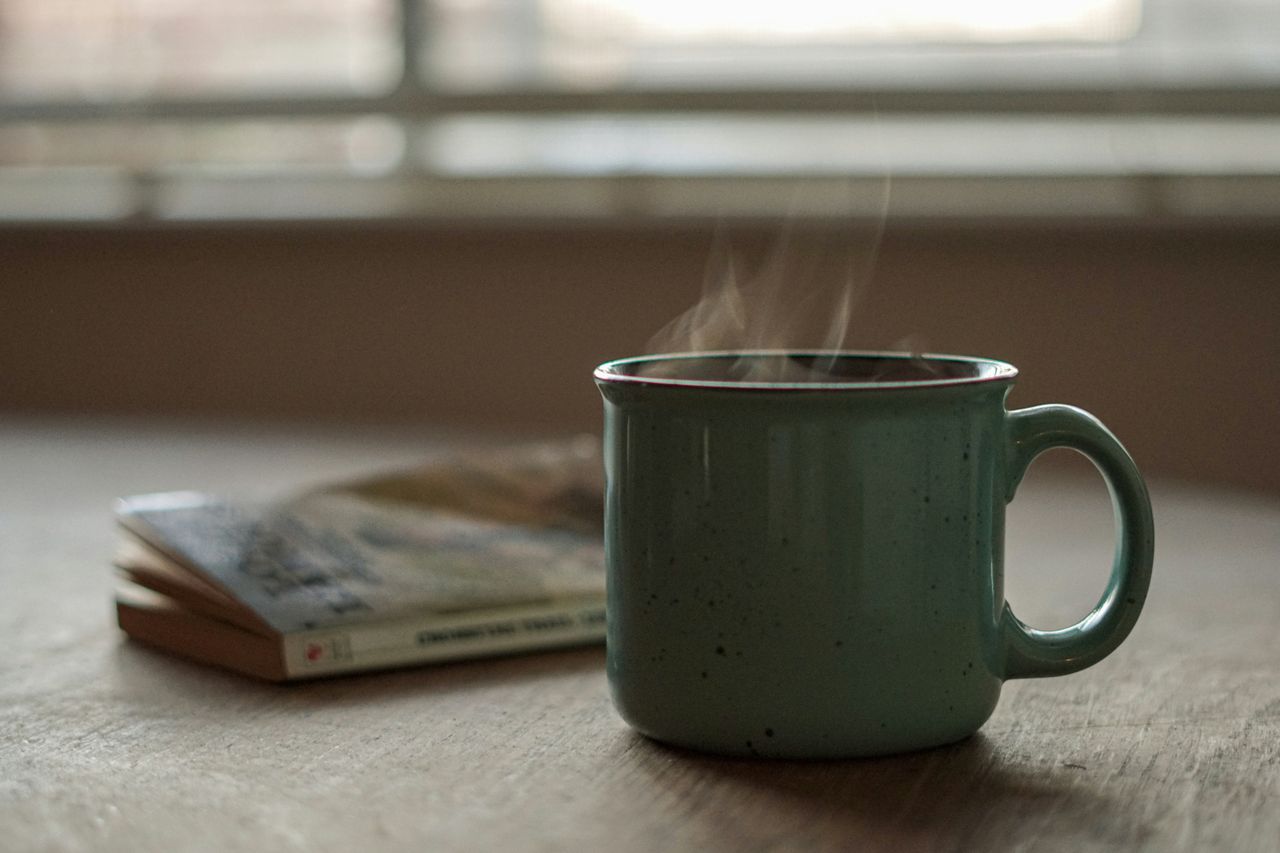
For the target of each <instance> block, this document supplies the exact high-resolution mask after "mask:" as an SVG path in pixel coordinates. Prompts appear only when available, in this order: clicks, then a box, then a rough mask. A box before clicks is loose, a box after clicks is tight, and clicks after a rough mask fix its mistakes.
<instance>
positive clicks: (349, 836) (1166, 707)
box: [0, 422, 1280, 853]
mask: <svg viewBox="0 0 1280 853" xmlns="http://www.w3.org/2000/svg"><path fill="white" fill-rule="evenodd" d="M440 440H441V439H440V438H439V436H433V437H423V436H414V435H404V434H399V435H388V434H373V433H362V434H359V435H345V434H338V433H316V432H308V431H303V430H292V431H283V430H276V431H263V430H255V429H249V428H239V429H234V428H218V429H215V428H213V427H210V426H207V425H205V426H199V425H195V426H193V425H183V424H168V425H154V424H153V425H148V424H130V423H120V422H116V423H107V424H102V423H79V424H59V423H36V422H29V423H13V422H10V423H9V424H7V425H4V426H0V636H2V637H3V638H4V645H5V654H4V655H3V658H2V659H0V849H3V850H15V851H25V850H108V851H117V850H118V851H126V850H127V851H145V850H164V851H169V850H181V849H189V850H229V851H238V850H265V849H272V850H291V849H299V850H321V851H327V850H333V851H351V850H367V851H378V850H406V851H408V850H414V851H420V850H433V851H450V850H484V851H490V850H502V849H504V848H505V849H509V850H520V851H525V850H547V851H551V850H605V849H607V850H609V851H611V853H621V851H642V850H734V851H739V850H746V851H752V850H793V849H794V850H855V849H857V850H895V851H903V850H906V851H910V850H1071V851H1090V850H1153V851H1155V850H1159V851H1169V850H1175V851H1176V850H1187V851H1203V850H1223V851H1254V850H1257V851H1274V850H1276V849H1278V848H1280V501H1277V500H1275V499H1273V498H1271V499H1269V498H1263V497H1258V496H1249V495H1243V494H1233V493H1225V492H1210V491H1202V490H1198V489H1196V488H1192V487H1188V486H1179V485H1174V484H1165V483H1155V484H1153V489H1152V491H1153V496H1154V500H1155V513H1156V522H1157V530H1158V537H1157V557H1156V574H1155V581H1154V583H1153V586H1152V592H1151V597H1150V599H1149V601H1148V604H1147V608H1146V612H1145V613H1144V615H1143V618H1142V620H1141V621H1140V622H1139V624H1138V627H1137V629H1136V630H1135V632H1134V634H1133V635H1132V637H1131V638H1130V639H1129V641H1128V642H1127V643H1125V645H1124V646H1122V647H1121V649H1120V650H1119V651H1118V652H1117V653H1116V654H1114V655H1113V656H1112V657H1110V658H1108V659H1107V660H1105V661H1103V662H1102V663H1101V664H1099V665H1097V666H1095V667H1094V668H1092V669H1090V670H1087V671H1086V672H1084V673H1080V674H1078V675H1073V676H1068V677H1065V678H1060V679H1047V680H1039V681H1026V682H1011V683H1009V684H1008V685H1006V688H1005V692H1004V695H1003V698H1002V700H1001V704H1000V706H999V708H998V709H997V711H996V713H995V716H994V717H993V718H992V719H991V720H990V722H988V723H987V725H986V726H985V727H984V728H983V730H982V731H981V732H980V733H979V734H978V735H976V736H975V737H973V738H971V739H969V740H967V741H965V742H962V743H960V744H958V745H955V746H951V747H946V748H942V749H937V750H931V751H926V752H920V753H914V754H910V755H903V756H897V757H890V758H882V759H875V760H864V761H842V762H810V763H802V762H789V763H775V762H762V761H741V760H721V759H716V758H711V757H706V756H701V755H696V754H691V753H687V752H681V751H676V750H671V749H667V748H664V747H662V746H659V745H657V744H654V743H651V742H649V741H647V740H645V739H643V738H641V737H638V736H637V735H635V734H633V733H632V732H630V731H629V730H628V729H627V727H626V726H625V724H623V723H622V722H621V720H619V719H618V717H617V716H616V715H615V714H614V713H613V711H612V709H611V707H610V704H609V698H608V694H607V689H606V686H605V682H604V674H603V659H604V655H603V651H602V650H601V649H598V648H589V649H580V650H574V651H567V652H559V653H554V654H542V655H534V656H528V657H521V658H507V659H501V660H491V661H481V662H472V663H464V664H457V665H448V666H440V667H434V668H421V669H414V670H404V671H399V672H392V673H384V674H377V675H366V676H359V677H354V678H345V679H336V680H331V681H326V682H319V683H312V684H304V685H294V686H284V687H281V686H271V685H265V684H259V683H255V682H252V681H248V680H245V679H243V678H240V677H237V676H233V675H229V674H224V673H220V672H216V671H213V670H209V669H204V668H201V667H198V666H195V665H191V664H187V663H184V662H181V661H178V660H174V659H172V658H169V657H166V656H164V655H161V654H158V653H155V652H152V651H150V650H148V649H145V648H142V647H140V646H138V645H136V644H133V643H130V642H127V641H125V640H124V639H123V638H122V636H121V635H120V633H119V632H118V630H117V629H116V628H115V626H114V624H113V623H112V620H111V610H110V606H109V603H110V588H111V581H110V576H109V572H108V569H107V565H108V560H109V555H110V553H111V547H112V543H113V541H114V532H113V530H112V527H111V520H110V512H109V506H110V499H111V498H112V497H113V496H115V495H117V494H124V493H130V492H138V491H147V490H154V489H167V488H180V487H192V486H195V487H201V488H209V489H217V490H223V491H232V492H236V493H240V494H244V493H250V492H260V493H265V492H271V491H275V490H281V489H284V488H287V487H288V486H290V485H294V484H299V483H302V482H304V481H307V480H315V479H324V478H328V477H332V476H338V475H342V474H350V473H355V472H363V471H368V470H369V469H371V468H377V467H382V466H386V465H391V464H397V463H400V462H407V461H411V460H413V459H414V458H416V457H417V456H419V455H420V454H422V453H423V452H425V451H426V450H427V449H428V448H429V447H432V446H437V445H438V444H439V442H440ZM1110 548H1111V521H1110V510H1109V508H1108V507H1107V502H1106V495H1105V490H1104V489H1103V487H1102V486H1101V485H1100V483H1098V482H1096V481H1095V480H1093V479H1082V478H1080V477H1078V476H1076V472H1075V471H1074V470H1072V471H1070V472H1068V473H1067V474H1062V475H1054V474H1049V473H1046V472H1045V471H1043V470H1038V471H1033V472H1032V475H1031V476H1030V477H1029V478H1028V481H1027V482H1026V483H1025V484H1024V486H1023V488H1022V490H1021V491H1020V494H1019V495H1018V498H1017V499H1016V500H1015V502H1014V504H1013V505H1012V506H1011V508H1010V517H1009V543H1008V560H1007V563H1008V575H1009V583H1008V592H1009V597H1010V600H1011V601H1012V602H1013V603H1014V605H1015V608H1016V609H1017V611H1018V613H1019V615H1020V616H1022V617H1023V618H1024V619H1026V620H1028V621H1030V622H1033V623H1035V624H1037V625H1038V626H1041V627H1056V626H1058V625H1061V624H1065V623H1068V622H1070V621H1073V620H1074V619H1075V618H1077V617H1078V616H1079V615H1080V614H1081V613H1082V612H1083V611H1084V610H1085V609H1087V607H1088V606H1089V605H1090V604H1091V603H1092V601H1093V599H1094V598H1095V597H1096V595H1097V594H1098V592H1099V591H1100V590H1101V586H1102V580H1103V577H1104V576H1105V573H1106V563H1107V561H1108V560H1109V554H1110Z"/></svg>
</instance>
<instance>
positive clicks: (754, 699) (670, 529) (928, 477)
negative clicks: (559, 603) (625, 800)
mask: <svg viewBox="0 0 1280 853" xmlns="http://www.w3.org/2000/svg"><path fill="white" fill-rule="evenodd" d="M1016 375H1017V371H1016V370H1015V369H1014V368H1013V367H1012V366H1011V365H1008V364H1004V363H1002V362H997V361H990V360H985V359H978V358H967V357H961V356H934V355H930V356H923V357H922V356H909V355H903V354H893V353H854V352H839V353H831V352H790V351H785V352H784V351H767V352H724V353H701V354H676V355H658V356H644V357H640V358H630V359H622V360H619V361H613V362H609V363H607V364H604V365H601V366H600V367H599V368H597V369H596V371H595V379H596V382H597V385H598V387H599V388H600V391H601V393H602V395H603V397H604V407H605V427H604V431H605V437H604V454H605V456H604V464H605V475H606V484H607V485H606V505H605V547H606V554H607V565H608V663H607V671H608V677H609V682H610V688H611V691H612V694H613V700H614V704H615V706H616V707H617V709H618V711H619V713H620V714H621V715H622V716H623V718H624V719H626V720H627V722H628V723H630V724H631V725H632V726H633V727H635V728H636V729H637V730H639V731H640V732H642V733H643V734H646V735H648V736H650V737H653V738H655V739H657V740H660V741H664V742H667V743H671V744H675V745H679V746H684V747H690V748H694V749H699V750H705V751H710V752H716V753H723V754H733V755H747V756H774V757H787V758H838V757H853V756H865V755H877V754H884V753H891V752H900V751H905V750H911V749H919V748H924V747H929V746H936V745H939V744H944V743H949V742H951V741H955V740H959V739H961V738H964V737H966V736H968V735H970V734H972V733H973V732H975V731H977V729H978V728H979V727H981V726H982V724H983V723H984V722H985V721H986V720H987V718H988V717H989V716H990V715H991V712H992V710H993V709H994V708H995V705H996V701H997V699H998V697H999V693H1000V687H1001V684H1002V683H1003V681H1005V680H1007V679H1010V678H1028V677H1036V676H1049V675H1062V674H1065V673H1069V672H1074V671H1076V670H1080V669H1083V668H1084V667H1087V666H1090V665H1091V664H1093V663H1096V662H1097V661H1099V660H1101V659H1102V658H1103V657H1105V656H1106V655H1107V654H1109V653H1110V652H1111V651H1112V650H1113V649H1115V648H1116V647H1117V646H1118V645H1119V644H1120V642H1121V641H1122V640H1123V639H1124V638H1125V636H1127V635H1128V633H1129V631H1130V630H1131V629H1132V627H1133V625H1134V623H1135V621H1136V620H1137V618H1138V613H1139V611H1140V610H1141V608H1142V604H1143V601H1144V599H1145V597H1146V593H1147V587H1148V584H1149V583H1150V577H1151V564H1152V554H1153V525H1152V517H1151V505H1150V501H1149V499H1148V497H1147V492H1146V488H1145V486H1144V485H1143V482H1142V478H1141V476H1140V475H1139V473H1138V470H1137V468H1136V467H1135V466H1134V464H1133V460H1132V459H1131V458H1130V457H1129V455H1128V454H1127V453H1126V452H1125V450H1124V448H1123V447H1121V445H1120V443H1119V442H1118V441H1117V440H1116V439H1115V437H1114V436H1113V435H1112V434H1111V433H1110V432H1109V431H1108V430H1107V429H1106V428H1105V427H1104V426H1103V425H1102V424H1101V423H1100V422H1099V421H1098V420H1097V419H1096V418H1094V417H1093V416H1091V415H1089V414H1087V413H1085V412H1083V411H1081V410H1080V409H1076V408H1072V407H1070V406H1058V405H1053V406H1037V407H1035V408H1030V409H1023V410H1018V411H1012V412H1010V411H1007V410H1006V409H1005V402H1004V401H1005V397H1006V395H1007V394H1008V392H1009V390H1010V388H1011V387H1012V385H1013V381H1014V378H1015V376H1016ZM1051 447H1071V448H1074V449H1076V450H1078V451H1080V452H1081V453H1083V454H1084V455H1085V456H1087V457H1088V458H1089V459H1091V460H1092V461H1093V462H1094V464H1095V465H1096V466H1097V468H1098V469H1099V471H1100V472H1101V473H1102V476H1103V477H1104V479H1105V480H1106V482H1107V485H1108V487H1109V490H1110V492H1111V496H1112V501H1113V504H1114V506H1115V510H1116V517H1117V520H1118V525H1117V529H1118V544H1117V548H1116V557H1115V563H1114V565H1113V567H1112V572H1111V578H1110V582H1109V584H1108V586H1107V588H1106V590H1105V592H1104V593H1103V595H1102V598H1101V600H1100V601H1099V603H1098V605H1097V607H1095V608H1094V610H1093V611H1092V612H1091V613H1090V614H1089V615H1088V616H1086V617H1085V618H1084V619H1082V620H1081V621H1080V622H1079V623H1077V624H1076V625H1074V626H1072V627H1070V628H1065V629H1062V630H1056V631H1040V630H1036V629H1034V628H1031V627H1028V626H1027V625H1025V624H1023V623H1022V622H1021V621H1019V620H1018V618H1017V617H1016V616H1014V615H1013V613H1012V611H1011V610H1010V609H1009V607H1008V605H1007V604H1006V603H1005V601H1004V589H1003V547H1004V510H1005V504H1006V503H1007V502H1008V501H1009V500H1011V499H1012V497H1013V494H1014V490H1015V489H1016V488H1017V485H1018V482H1019V480H1020V479H1021V478H1022V475H1023V473H1024V472H1025V471H1026V468H1027V465H1028V464H1029V463H1030V462H1031V460H1032V459H1033V458H1034V457H1035V456H1036V455H1037V454H1039V453H1041V452H1042V451H1044V450H1047V449H1049V448H1051Z"/></svg>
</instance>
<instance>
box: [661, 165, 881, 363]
mask: <svg viewBox="0 0 1280 853" xmlns="http://www.w3.org/2000/svg"><path fill="white" fill-rule="evenodd" d="M890 190H891V179H890V178H889V177H888V176H887V175H886V177H885V178H884V181H883V183H882V184H881V188H880V193H879V198H878V205H877V207H878V215H877V217H876V219H875V220H874V221H873V222H872V223H871V224H870V225H863V226H855V227H853V228H850V229H849V230H848V232H847V233H843V234H841V233H834V234H833V233H831V232H827V233H823V234H814V233H805V234H799V233H797V230H796V226H795V217H794V215H792V216H790V217H788V219H787V221H786V223H785V225H784V226H783V230H782V234H781V235H780V236H779V238H778V240H777V241H776V243H775V244H774V245H773V247H772V248H771V249H770V250H769V252H768V254H767V255H766V257H765V259H764V261H763V262H762V263H760V264H759V265H758V266H757V267H756V268H754V269H752V268H750V265H749V264H748V263H746V261H745V259H744V257H743V256H742V254H741V253H740V252H738V251H735V249H734V247H733V246H732V245H731V242H730V239H729V237H728V235H727V233H726V232H725V230H724V228H723V227H722V228H719V229H717V233H716V235H715V239H714V241H713V243H712V249H711V255H710V258H709V260H708V263H707V271H706V274H705V276H704V279H703V284H702V298H701V299H699V300H698V302H697V303H696V304H694V305H693V307H691V308H690V309H689V310H687V311H685V312H684V313H683V314H681V315H680V316H679V317H677V318H676V319H674V320H672V321H671V322H670V323H668V324H667V325H666V326H665V327H663V328H662V329H661V330H660V331H659V332H658V333H657V334H656V335H654V336H653V337H652V338H650V340H649V345H648V351H649V352H651V353H670V352H713V351H723V350H732V351H739V350H767V349H792V350H796V349H803V350H809V351H814V350H820V351H827V350H830V351H834V350H840V349H844V348H845V347H846V346H847V343H846V341H847V339H848V337H849V333H850V330H851V326H852V321H853V312H854V308H855V307H856V305H857V304H858V302H859V300H860V299H861V297H862V296H863V294H865V292H866V290H867V288H868V287H869V285H870V283H871V278H872V275H873V273H874V270H875V265H876V258H877V255H878V254H879V251H880V243H881V241H882V240H883V238H884V229H885V223H886V221H887V219H888V213H889V199H890ZM674 364H675V363H674V362H660V363H658V364H657V365H655V366H654V367H652V368H650V369H649V375H656V374H658V373H660V372H663V371H671V370H673V369H675V367H674V366H673V365H674ZM830 366H831V362H829V361H827V360H824V359H819V360H818V361H817V362H811V361H810V362H807V363H806V364H804V365H802V364H800V363H799V362H795V361H791V360H784V359H768V360H762V359H741V360H739V361H738V362H736V363H734V364H733V365H732V366H731V367H730V369H729V376H728V377H726V378H731V379H734V380H738V381H749V382H792V381H806V380H807V381H814V380H815V379H817V378H820V376H821V375H825V374H826V373H827V372H828V370H829V368H830ZM815 374H817V375H815Z"/></svg>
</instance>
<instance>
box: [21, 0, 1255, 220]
mask: <svg viewBox="0 0 1280 853" xmlns="http://www.w3.org/2000/svg"><path fill="white" fill-rule="evenodd" d="M1277 84H1280V4H1275V3H1273V2H1271V0H1218V2H1213V0H1056V1H1055V2H1049V0H1046V2H1044V3H1020V2H1012V0H970V2H967V3H952V2H946V0H897V2H890V0H867V2H863V3H856V4H855V3H844V2H838V0H791V1H790V2H788V3H785V4H751V3H741V2H737V3H734V2H728V0H702V2H697V3H690V2H687V1H686V0H647V2H645V1H644V0H434V1H433V2H426V0H399V2H395V0H275V2H272V3H260V2H255V0H225V2H222V3H219V4H217V5H216V6H214V5H211V4H208V3H203V2H196V0H98V1H97V2H95V3H92V4H85V3H77V2H72V0H0V217H5V218H10V219H19V220H32V219H37V220H38V219H57V218H63V219H103V220H116V219H125V218H144V219H158V220H184V219H220V218H231V219H251V220H252V219H271V218H289V219H292V218H326V217H338V218H384V217H391V218H406V217H407V218H421V217H427V218H429V217H435V216H439V217H457V216H477V217H512V216H516V217H529V216H533V217H546V216H553V217H570V218H580V217H587V218H592V217H619V216H622V217H671V216H675V217H681V216H708V215H729V216H733V215H744V216H753V215H774V214H777V213H779V212H783V210H784V209H789V210H791V211H793V212H799V213H801V214H805V213H807V214H812V215H818V216H827V215H855V216H856V215H859V214H866V215H877V214H878V211H879V210H881V209H882V208H883V206H884V204H885V203H886V199H888V200H889V201H888V203H889V206H890V212H891V214H892V215H896V216H904V217H912V216H921V217H938V216H941V217H982V216H991V215H996V216H1023V215H1026V216H1106V217H1148V216H1153V215H1154V216H1182V215H1189V216H1217V215H1229V216H1256V215H1267V216H1271V215H1275V214H1277V213H1280V86H1278V85H1277ZM890 184H891V187H890V186H889V185H890ZM890 189H891V192H890ZM886 193H888V195H886Z"/></svg>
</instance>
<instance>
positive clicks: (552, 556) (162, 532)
mask: <svg viewBox="0 0 1280 853" xmlns="http://www.w3.org/2000/svg"><path fill="white" fill-rule="evenodd" d="M602 507H603V499H602V477H601V468H600V459H599V451H598V446H597V444H596V443H595V442H594V441H591V440H588V439H583V440H580V441H576V442H572V443H566V444H558V445H540V446H535V447H523V448H514V449H512V448H508V449H503V450H498V451H493V450H490V451H487V452H480V451H475V452H471V453H463V454H455V455H451V456H448V457H441V458H438V459H435V460H433V461H432V462H430V463H429V464H425V465H423V466H422V467H420V468H418V469H415V470H412V471H404V472H397V473H394V474H391V475H388V476H380V477H374V478H370V479H368V480H363V481H359V482H352V483H343V484H337V485H333V486H329V487H324V488H319V489H314V490H309V491H306V492H304V493H300V494H297V495H293V496H291V497H289V498H287V499H285V500H280V501H276V502H273V503H271V504H267V505H255V504H247V503H243V502H238V501H235V500H227V499H223V498H220V497H216V496H213V495H208V494H204V493H200V492H166V493H161V494H150V495H138V496H134V497H129V498H124V499H122V500H120V501H119V503H118V505H117V507H116V517H117V520H118V522H119V525H120V530H121V533H122V536H121V541H120V545H119V550H118V552H117V554H116V559H115V565H116V568H117V571H118V573H119V578H120V583H119V584H118V589H117V593H116V613H117V617H118V619H119V623H120V627H121V628H122V629H123V630H124V631H125V633H127V634H128V635H129V636H130V637H132V638H134V639H135V640H138V641H141V642H143V643H145V644H148V645H151V646H154V647H158V648H161V649H164V650H167V651H169V652H172V653H175V654H178V655H181V656H183V657H186V658H189V659H192V660H196V661H200V662H203V663H207V664H212V665H215V666H220V667H224V668H227V669H231V670H236V671H238V672H242V673H245V674H247V675H251V676H256V677H258V678H263V679H268V680H271V681H286V680H293V679H302V678H311V677H316V676H327V675H335V674H339V673H348V672H356V671H364V670H370V669H378V668H386V667H398V666H407V665H412V664H421V663H429V662H436V661H444V660H455V659H461V658H469V657H479V656H484V655H493V654H503V653H511V652H524V651H530V650H534V649H544V648H551V647H557V646H567V645H576V644H584V643H595V642H600V641H602V640H603V638H604V626H605V611H604V549H603V543H602V538H601V519H602V515H603V512H602Z"/></svg>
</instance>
